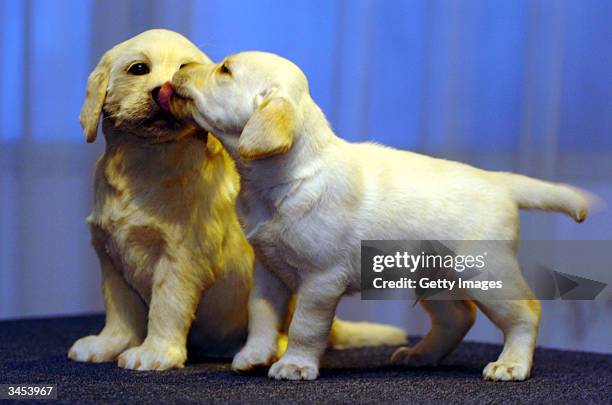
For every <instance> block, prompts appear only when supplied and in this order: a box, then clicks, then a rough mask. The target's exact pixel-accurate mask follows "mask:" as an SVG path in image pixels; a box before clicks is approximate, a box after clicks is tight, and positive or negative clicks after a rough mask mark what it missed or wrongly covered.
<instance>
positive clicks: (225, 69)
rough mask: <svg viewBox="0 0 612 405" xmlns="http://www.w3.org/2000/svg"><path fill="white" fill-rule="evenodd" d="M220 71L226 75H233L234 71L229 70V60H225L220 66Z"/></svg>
mask: <svg viewBox="0 0 612 405" xmlns="http://www.w3.org/2000/svg"><path fill="white" fill-rule="evenodd" d="M219 73H221V74H224V75H230V76H231V75H232V71H231V70H229V67H228V66H227V62H223V64H222V65H221V66H219Z"/></svg>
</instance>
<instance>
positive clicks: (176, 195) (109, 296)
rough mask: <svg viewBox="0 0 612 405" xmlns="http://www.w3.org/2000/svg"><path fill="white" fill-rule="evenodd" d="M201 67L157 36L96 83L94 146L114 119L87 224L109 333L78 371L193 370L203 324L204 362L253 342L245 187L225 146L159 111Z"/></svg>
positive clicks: (108, 60) (87, 122)
mask: <svg viewBox="0 0 612 405" xmlns="http://www.w3.org/2000/svg"><path fill="white" fill-rule="evenodd" d="M193 62H199V63H210V60H209V59H208V57H207V56H206V55H204V54H203V53H202V52H201V51H200V50H199V49H198V48H197V47H196V46H195V45H193V44H192V43H191V42H189V41H188V40H187V39H186V38H184V37H183V36H181V35H179V34H177V33H174V32H171V31H166V30H151V31H146V32H144V33H142V34H140V35H137V36H135V37H133V38H131V39H129V40H127V41H125V42H123V43H121V44H119V45H117V46H115V47H114V48H112V49H111V50H109V51H108V52H107V53H106V54H105V55H104V56H103V57H102V59H101V60H100V62H99V64H98V66H97V67H96V68H95V70H94V71H93V72H92V73H91V75H90V77H89V81H88V83H87V97H86V100H85V103H84V105H83V109H82V111H81V124H82V125H83V128H84V132H85V136H86V137H87V141H88V142H93V141H94V140H95V138H96V132H97V127H98V119H99V116H100V114H101V113H102V114H103V120H102V122H103V131H104V135H105V137H106V151H105V153H104V155H103V156H102V157H101V158H100V160H99V161H98V164H97V167H96V174H95V180H94V181H95V194H94V208H93V211H92V213H91V215H90V216H89V217H88V218H87V222H88V223H89V225H90V229H91V237H92V243H93V246H94V248H95V250H96V253H97V255H98V258H99V260H100V266H101V270H102V289H103V293H104V301H105V306H106V325H105V326H104V329H103V330H102V332H100V334H98V335H95V336H87V337H84V338H82V339H79V340H78V341H77V342H76V343H75V344H74V345H73V346H72V348H71V349H70V351H69V354H68V355H69V357H70V358H71V359H73V360H77V361H92V362H104V361H111V360H116V359H117V357H118V356H119V366H121V367H124V368H129V369H139V370H164V369H168V368H172V367H181V366H183V364H184V362H185V359H186V355H187V350H186V341H187V335H188V332H189V330H190V327H191V324H192V321H194V316H195V321H194V325H193V328H192V329H193V330H192V332H193V333H192V337H194V338H196V340H197V342H198V348H199V349H201V350H202V352H203V354H214V355H223V354H226V355H227V354H231V353H232V352H235V350H236V349H237V348H239V347H240V344H241V342H242V341H243V339H244V338H245V335H246V330H247V312H246V311H245V310H244V309H243V308H244V307H245V306H246V305H247V301H248V294H249V291H250V288H251V284H252V264H253V254H252V249H251V247H250V246H249V244H248V242H247V241H246V239H245V238H244V235H243V233H242V231H241V227H240V224H239V222H238V219H237V217H236V214H235V198H236V195H237V193H238V185H239V184H238V176H237V174H236V172H235V169H234V167H233V163H232V161H231V159H230V158H229V156H227V153H226V152H225V151H224V150H223V148H222V147H221V145H220V144H219V142H218V141H217V140H216V139H214V138H213V137H212V136H209V137H207V134H206V132H203V131H201V130H200V129H197V128H195V127H194V126H192V125H184V124H181V123H179V122H177V121H176V120H174V119H173V118H172V117H171V116H170V115H169V114H168V113H167V112H166V111H164V110H163V109H162V108H161V107H160V106H159V104H158V102H157V98H158V93H159V91H160V86H161V85H162V84H163V83H164V82H166V81H167V80H169V79H170V78H171V77H172V75H173V74H174V72H176V71H177V70H178V69H179V67H180V66H181V65H184V64H188V63H193ZM147 315H148V317H147Z"/></svg>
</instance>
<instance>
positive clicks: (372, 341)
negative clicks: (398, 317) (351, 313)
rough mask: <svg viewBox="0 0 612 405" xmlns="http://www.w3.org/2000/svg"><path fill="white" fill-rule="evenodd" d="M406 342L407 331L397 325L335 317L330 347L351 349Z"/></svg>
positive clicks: (396, 344) (330, 335)
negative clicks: (352, 320) (351, 320)
mask: <svg viewBox="0 0 612 405" xmlns="http://www.w3.org/2000/svg"><path fill="white" fill-rule="evenodd" d="M405 343H406V332H404V331H403V330H402V329H400V328H396V327H395V326H389V325H383V324H380V323H370V322H350V321H343V320H342V319H338V318H334V322H333V323H332V327H331V332H330V333H329V347H331V348H333V349H351V348H356V347H365V346H399V345H403V344H405Z"/></svg>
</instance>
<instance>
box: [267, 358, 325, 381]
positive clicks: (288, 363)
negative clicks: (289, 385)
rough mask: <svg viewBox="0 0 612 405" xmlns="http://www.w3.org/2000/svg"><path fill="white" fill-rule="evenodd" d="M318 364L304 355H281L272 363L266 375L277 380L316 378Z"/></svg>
mask: <svg viewBox="0 0 612 405" xmlns="http://www.w3.org/2000/svg"><path fill="white" fill-rule="evenodd" d="M318 376H319V366H318V365H317V363H316V362H315V361H312V360H310V359H308V358H306V357H304V358H302V357H296V356H283V357H282V358H281V359H280V360H279V361H277V362H276V363H274V364H272V367H270V371H269V372H268V377H270V378H275V379H277V380H316V379H317V377H318Z"/></svg>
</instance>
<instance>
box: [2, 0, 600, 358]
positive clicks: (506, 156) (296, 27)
mask: <svg viewBox="0 0 612 405" xmlns="http://www.w3.org/2000/svg"><path fill="white" fill-rule="evenodd" d="M611 21H612V2H610V1H605V0H601V1H597V0H513V1H507V0H465V1H462V0H413V1H410V0H406V1H400V0H335V1H333V0H303V1H298V0H260V1H247V0H244V1H238V0H203V1H197V0H182V1H164V0H150V1H144V0H142V1H136V0H134V1H126V0H100V1H94V0H31V1H28V0H24V1H21V0H0V318H12V317H20V316H40V315H50V314H68V313H83V312H92V311H100V310H101V309H102V302H101V295H100V292H99V275H98V268H97V263H96V259H95V257H94V254H93V250H92V249H91V248H90V246H89V242H88V238H89V237H88V234H87V228H86V226H85V225H84V218H85V216H86V215H87V213H88V210H89V209H90V206H91V187H92V172H93V164H94V161H95V159H96V157H97V156H98V155H99V154H100V153H101V151H102V149H103V139H99V140H98V142H97V144H95V145H93V146H92V145H86V144H85V142H84V139H83V137H82V135H81V128H80V127H79V123H78V113H79V110H80V106H81V102H82V101H83V96H84V92H85V90H84V89H85V82H86V79H87V75H88V74H89V72H90V71H91V69H92V68H93V66H94V65H95V63H96V62H97V60H98V58H99V57H100V56H101V55H102V53H103V52H104V51H105V50H106V49H108V48H110V47H111V46H113V45H115V44H116V43H118V42H120V41H123V40H125V39H127V38H129V37H131V36H133V35H135V34H137V33H139V32H141V31H143V30H146V29H149V28H156V27H164V28H169V29H173V30H176V31H179V32H181V33H183V34H184V35H186V36H188V37H189V38H190V39H191V40H192V41H193V42H195V43H196V44H197V45H198V46H200V47H201V48H202V49H203V50H204V51H205V52H206V53H207V54H209V56H210V57H211V58H212V59H213V60H219V59H221V58H222V57H224V56H225V55H227V54H230V53H234V52H238V51H242V50H249V49H257V50H266V51H271V52H275V53H279V54H281V55H283V56H285V57H288V58H290V59H292V60H293V61H295V62H296V63H297V64H298V65H299V66H301V67H302V69H303V70H304V71H305V72H306V74H307V76H308V77H309V79H310V86H311V91H312V94H313V97H314V99H315V100H316V101H317V102H318V103H319V104H320V106H321V107H322V109H323V110H324V111H325V112H326V114H327V116H328V118H329V120H330V122H331V124H332V126H333V127H334V129H335V130H336V132H337V133H338V134H339V135H340V136H342V137H344V138H346V139H350V140H354V141H360V140H373V141H376V142H380V143H385V144H388V145H392V146H395V147H398V148H405V149H411V150H416V151H421V152H425V153H429V154H433V155H438V156H444V157H448V158H453V159H459V160H463V161H466V162H469V163H472V164H476V165H479V166H481V167H484V168H488V169H504V170H514V171H519V172H522V173H526V174H530V175H536V176H539V177H543V178H547V179H553V180H560V181H569V182H573V183H575V184H578V185H581V186H583V187H585V188H587V189H590V190H592V191H595V192H597V193H599V194H600V195H601V196H602V197H603V198H604V199H605V200H607V201H608V205H612V163H611V162H612V113H611V111H612V51H611V50H610V49H611V48H610V44H611V43H612V24H611ZM522 233H523V237H525V238H531V239H538V238H541V239H551V238H558V239H612V218H611V216H610V214H609V213H602V214H599V215H597V216H594V217H593V219H592V220H591V221H588V222H587V223H586V224H584V225H583V226H580V227H577V226H575V225H573V224H572V223H570V221H568V220H567V219H566V218H561V217H560V216H554V215H543V214H531V213H530V214H524V216H523V230H522ZM547 306H549V307H550V308H548V309H546V308H545V318H544V321H543V327H542V338H541V342H543V343H544V344H547V345H552V346H558V347H572V346H580V347H581V348H592V349H594V350H607V351H610V350H612V348H611V347H610V342H609V341H606V340H605V339H604V336H609V329H608V325H606V324H605V322H604V321H605V319H606V317H608V318H609V316H610V313H611V311H612V308H611V306H610V305H609V304H608V303H607V302H598V303H592V302H591V303H577V302H573V303H566V304H563V305H562V304H560V303H548V304H547ZM340 312H341V313H342V314H344V315H345V316H347V317H353V318H359V317H363V316H365V317H367V318H369V319H376V320H384V321H389V322H393V323H396V324H400V325H406V324H407V325H410V328H411V329H410V330H409V332H420V333H422V332H423V331H424V330H425V329H426V328H427V321H426V319H425V318H423V316H422V314H421V313H420V312H419V311H418V310H413V309H410V308H409V305H407V303H394V304H393V305H392V306H391V304H389V303H362V302H359V300H358V299H354V298H353V299H350V300H346V301H344V302H343V303H342V304H341V306H340ZM587 313H588V314H589V315H588V316H587V315H585V314H587ZM561 319H563V322H560V321H559V320H561ZM568 319H569V321H568ZM470 336H471V337H472V338H475V339H482V340H491V339H498V335H497V332H495V330H494V329H493V328H492V327H490V326H489V325H488V324H487V323H486V322H479V323H478V324H477V326H476V328H475V330H474V331H473V332H472V334H471V335H470Z"/></svg>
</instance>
